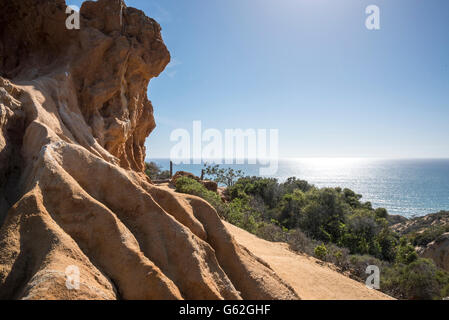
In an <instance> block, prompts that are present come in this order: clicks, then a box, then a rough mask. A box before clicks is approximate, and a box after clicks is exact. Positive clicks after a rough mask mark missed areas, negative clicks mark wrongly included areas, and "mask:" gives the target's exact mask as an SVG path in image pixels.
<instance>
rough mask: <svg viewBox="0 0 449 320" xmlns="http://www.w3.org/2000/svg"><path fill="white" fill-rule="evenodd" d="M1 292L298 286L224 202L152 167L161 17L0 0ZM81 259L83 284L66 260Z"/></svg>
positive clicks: (162, 59) (106, 3)
mask: <svg viewBox="0 0 449 320" xmlns="http://www.w3.org/2000/svg"><path fill="white" fill-rule="evenodd" d="M1 7H2V10H1V11H0V225H1V229H0V299H297V298H298V295H297V293H296V292H295V291H294V289H292V288H291V287H290V286H289V285H288V284H286V283H285V282H284V281H283V280H282V279H280V278H279V277H278V276H277V275H276V274H275V272H274V271H273V270H272V269H271V267H270V266H269V265H268V264H266V263H265V262H264V261H262V260H261V259H259V258H257V257H255V256H254V255H253V254H252V253H251V252H249V251H248V250H247V249H245V248H244V247H242V246H240V245H239V244H238V243H236V242H235V240H234V238H233V237H232V236H231V235H230V233H229V232H228V230H227V229H226V228H225V226H224V225H223V223H222V222H221V220H220V219H219V217H218V215H217V213H216V212H215V210H214V209H213V208H212V207H211V206H210V205H208V204H207V203H205V202H204V201H202V200H201V199H199V198H197V197H194V196H187V195H181V194H176V193H174V192H172V191H170V190H167V189H163V188H159V187H157V186H155V185H153V184H152V183H151V181H149V180H148V179H147V178H146V176H145V175H144V174H143V170H144V157H145V147H144V142H145V139H146V137H147V136H148V135H149V134H150V133H151V131H152V130H153V129H154V127H155V122H154V118H153V107H152V105H151V102H150V101H149V100H148V99H147V95H146V92H147V86H148V84H149V81H150V79H151V78H153V77H156V76H158V75H159V74H160V73H161V72H162V71H163V70H164V68H165V67H166V65H167V64H168V63H169V61H170V54H169V52H168V50H167V48H166V47H165V45H164V42H163V41H162V38H161V33H160V31H161V29H160V26H159V24H158V23H157V22H156V21H154V20H152V19H150V18H148V17H146V16H145V15H144V13H143V12H142V11H139V10H137V9H134V8H129V7H127V6H126V5H125V3H124V2H123V1H121V0H98V1H96V2H93V1H88V2H85V3H84V4H83V6H82V8H81V11H80V14H81V28H80V30H67V29H66V28H65V20H66V18H67V15H66V13H65V10H66V4H65V2H64V1H63V0H48V1H42V0H8V1H6V0H1ZM68 267H76V268H77V269H78V270H79V272H80V286H79V289H78V290H69V289H68V288H67V286H66V280H67V277H66V276H67V273H66V272H67V268H68Z"/></svg>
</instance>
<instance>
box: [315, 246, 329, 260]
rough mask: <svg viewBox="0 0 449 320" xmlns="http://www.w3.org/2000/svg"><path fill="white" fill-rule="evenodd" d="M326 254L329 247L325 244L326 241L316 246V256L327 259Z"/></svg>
mask: <svg viewBox="0 0 449 320" xmlns="http://www.w3.org/2000/svg"><path fill="white" fill-rule="evenodd" d="M326 256H327V248H326V246H325V245H324V243H322V244H321V245H319V246H317V247H316V248H315V257H317V258H318V259H320V260H323V261H324V260H325V259H326Z"/></svg>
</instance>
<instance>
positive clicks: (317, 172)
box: [147, 158, 449, 218]
mask: <svg viewBox="0 0 449 320" xmlns="http://www.w3.org/2000/svg"><path fill="white" fill-rule="evenodd" d="M147 161H153V162H155V163H157V164H158V165H159V166H161V167H162V168H163V169H168V168H169V164H170V160H169V159H161V158H158V159H151V158H149V159H147ZM245 163H247V162H245ZM222 166H223V167H232V168H235V169H239V170H242V171H244V172H245V174H246V175H249V176H258V175H259V174H258V169H259V165H248V164H244V165H235V164H234V165H225V164H223V165H222ZM202 168H203V165H199V164H195V165H194V164H190V165H184V164H181V165H175V166H174V171H175V172H176V171H181V170H182V171H189V172H192V173H194V174H196V175H200V173H201V169H202ZM293 176H295V177H297V178H299V179H303V180H307V181H308V182H310V183H312V184H314V185H316V186H318V187H347V188H350V189H352V190H354V191H355V192H357V193H359V194H362V195H363V199H364V201H370V202H371V203H372V204H373V207H375V208H377V207H384V208H386V209H387V210H388V212H389V213H390V214H394V215H402V216H405V217H407V218H411V217H415V216H424V215H426V214H429V213H434V212H438V211H440V210H449V159H444V158H436V159H374V158H372V159H370V158H365V159H364V158H301V159H281V160H280V161H279V170H278V173H277V174H276V175H274V176H273V178H277V179H279V180H280V181H283V180H285V179H287V178H288V177H293Z"/></svg>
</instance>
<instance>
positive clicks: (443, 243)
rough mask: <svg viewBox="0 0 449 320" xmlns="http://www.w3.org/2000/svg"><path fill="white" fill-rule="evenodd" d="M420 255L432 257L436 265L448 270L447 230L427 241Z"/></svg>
mask: <svg viewBox="0 0 449 320" xmlns="http://www.w3.org/2000/svg"><path fill="white" fill-rule="evenodd" d="M420 256H422V257H424V258H429V259H432V260H433V261H434V262H435V264H436V265H437V266H438V267H440V268H442V269H445V270H447V271H449V232H446V233H444V234H442V235H441V236H439V237H438V238H437V239H436V240H435V241H432V242H431V243H429V244H428V245H427V246H426V247H425V248H423V250H422V251H421V252H420Z"/></svg>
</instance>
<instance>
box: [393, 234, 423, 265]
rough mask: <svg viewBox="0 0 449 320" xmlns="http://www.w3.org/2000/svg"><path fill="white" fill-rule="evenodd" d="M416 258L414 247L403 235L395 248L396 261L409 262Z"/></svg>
mask: <svg viewBox="0 0 449 320" xmlns="http://www.w3.org/2000/svg"><path fill="white" fill-rule="evenodd" d="M416 260H418V254H417V253H416V251H415V248H414V247H413V246H411V245H410V244H409V243H408V240H407V239H406V238H405V237H403V238H401V241H400V244H399V247H398V249H397V255H396V262H398V263H402V264H410V263H412V262H414V261H416Z"/></svg>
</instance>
